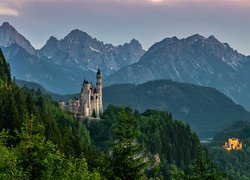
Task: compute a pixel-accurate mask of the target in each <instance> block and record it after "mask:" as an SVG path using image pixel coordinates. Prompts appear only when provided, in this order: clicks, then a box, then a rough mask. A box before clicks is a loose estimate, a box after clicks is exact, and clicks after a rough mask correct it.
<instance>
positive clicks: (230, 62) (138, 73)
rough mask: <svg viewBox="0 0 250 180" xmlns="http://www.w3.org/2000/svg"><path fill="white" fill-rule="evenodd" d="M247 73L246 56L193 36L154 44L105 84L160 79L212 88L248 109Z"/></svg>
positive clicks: (249, 87) (213, 40) (249, 66)
mask: <svg viewBox="0 0 250 180" xmlns="http://www.w3.org/2000/svg"><path fill="white" fill-rule="evenodd" d="M248 69H250V57H249V56H244V55H242V54H240V53H238V52H237V51H236V50H234V49H233V48H231V47H230V46H229V45H228V44H227V43H221V42H220V41H219V40H217V39H216V38H215V37H214V36H209V37H208V38H205V37H203V36H200V35H198V34H195V35H193V36H190V37H187V38H183V39H178V38H177V37H173V38H165V39H163V40H162V41H160V42H158V43H155V44H154V45H153V46H151V47H150V48H149V50H148V51H147V52H145V54H144V55H143V56H142V57H141V59H140V60H139V61H138V62H137V63H135V64H132V65H129V66H127V67H125V68H122V69H120V70H119V71H117V72H116V73H114V74H112V75H111V76H109V77H108V78H107V79H106V80H105V81H104V84H105V85H106V86H109V85H112V84H124V83H135V84H141V83H144V82H146V81H149V80H159V79H170V80H174V81H180V82H187V83H194V84H198V85H203V86H211V87H214V88H216V89H218V90H220V91H221V92H223V93H224V94H226V95H228V96H229V97H231V98H232V99H233V100H234V101H235V102H237V103H240V104H242V105H244V106H245V107H247V108H248V109H250V103H249V101H250V94H249V93H248V92H249V91H250V82H249V80H248V79H247V78H246V77H247V76H250V74H249V72H248ZM243 72H244V73H243ZM242 94H244V95H242Z"/></svg>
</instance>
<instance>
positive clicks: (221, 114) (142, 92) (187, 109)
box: [52, 80, 250, 137]
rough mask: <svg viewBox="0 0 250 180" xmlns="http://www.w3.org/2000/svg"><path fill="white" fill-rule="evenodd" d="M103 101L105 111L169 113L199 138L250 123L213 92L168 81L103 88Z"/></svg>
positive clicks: (243, 113)
mask: <svg viewBox="0 0 250 180" xmlns="http://www.w3.org/2000/svg"><path fill="white" fill-rule="evenodd" d="M79 91H80V90H79ZM52 96H53V97H54V99H55V100H57V101H59V100H64V101H66V102H67V101H68V100H69V99H70V98H72V97H79V93H77V94H72V95H67V96H60V95H56V96H55V95H52ZM103 102H104V107H105V108H106V107H107V106H108V105H109V104H113V105H123V106H130V107H132V108H133V109H137V110H139V111H140V112H143V111H145V110H147V109H156V110H161V111H168V112H171V113H172V116H173V117H174V118H175V119H179V120H183V121H185V122H187V123H189V124H190V126H191V128H192V130H193V131H195V132H197V133H198V135H199V136H200V137H213V136H214V135H215V134H216V133H218V132H219V131H221V130H223V129H224V128H225V127H228V126H229V125H231V124H232V123H233V122H236V121H239V120H250V113H249V112H248V111H246V110H245V109H244V108H243V107H242V106H240V105H237V104H235V103H234V102H233V101H232V100H231V99H230V98H228V97H227V96H225V95H224V94H222V93H221V92H219V91H217V90H216V89H213V88H209V87H202V86H197V85H192V84H187V83H179V82H173V81H170V80H157V81H149V82H146V83H144V84H141V85H132V84H123V85H113V86H109V87H105V88H104V89H103Z"/></svg>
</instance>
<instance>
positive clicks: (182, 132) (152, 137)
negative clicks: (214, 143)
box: [86, 106, 199, 179]
mask: <svg viewBox="0 0 250 180" xmlns="http://www.w3.org/2000/svg"><path fill="white" fill-rule="evenodd" d="M121 115H122V116H121ZM103 118H104V120H100V121H87V122H86V126H87V128H88V130H89V132H90V137H91V139H92V143H93V144H94V145H95V146H96V147H97V149H98V150H101V151H104V152H106V153H107V154H108V153H109V152H110V149H112V148H113V146H112V145H113V142H115V141H114V139H115V136H117V135H118V137H120V138H119V141H117V143H118V142H122V140H125V139H130V142H131V139H133V138H135V137H136V136H138V137H137V141H135V142H137V143H139V144H141V145H142V146H143V149H145V150H147V153H146V156H147V159H148V160H147V161H148V164H149V166H150V167H148V168H147V171H146V173H147V176H149V177H152V178H165V179H167V178H169V171H168V169H169V164H173V163H175V164H177V166H178V167H179V168H182V169H183V170H184V171H185V170H187V169H188V166H189V164H190V163H191V162H192V161H193V160H194V159H195V158H196V155H197V150H196V147H197V145H199V140H198V138H197V136H196V135H195V134H192V133H191V130H190V127H189V126H188V125H185V124H184V123H182V122H179V121H174V120H172V117H171V115H170V114H168V113H166V112H159V111H155V110H148V111H146V112H144V113H143V114H139V113H138V111H135V112H134V113H133V112H132V110H131V109H130V108H119V107H115V106H109V107H108V108H107V110H106V111H105V112H104V114H103ZM126 127H127V128H126ZM122 137H126V138H124V139H122ZM115 145H116V144H115ZM131 145H135V144H133V143H132V144H131ZM120 146H121V144H120V143H118V147H119V149H120V148H122V147H120ZM115 147H116V146H115ZM135 151H136V150H135ZM157 156H158V157H159V160H160V162H157V160H156V158H155V157H157ZM124 161H125V160H124ZM125 163H126V162H125ZM116 164H118V163H116ZM104 171H105V170H104ZM109 171H110V170H109ZM111 171H112V170H111Z"/></svg>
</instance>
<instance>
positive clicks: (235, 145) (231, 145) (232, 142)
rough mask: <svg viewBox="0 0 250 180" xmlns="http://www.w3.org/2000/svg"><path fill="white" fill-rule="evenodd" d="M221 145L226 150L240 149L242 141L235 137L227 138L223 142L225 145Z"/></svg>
mask: <svg viewBox="0 0 250 180" xmlns="http://www.w3.org/2000/svg"><path fill="white" fill-rule="evenodd" d="M223 147H224V148H225V149H226V150H228V151H231V150H241V149H242V143H240V142H239V139H237V138H229V139H228V142H225V145H224V146H223Z"/></svg>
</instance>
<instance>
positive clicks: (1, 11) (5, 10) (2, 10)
mask: <svg viewBox="0 0 250 180" xmlns="http://www.w3.org/2000/svg"><path fill="white" fill-rule="evenodd" d="M0 15H3V16H19V13H18V11H17V10H15V9H13V8H9V7H5V6H2V5H0Z"/></svg>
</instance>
